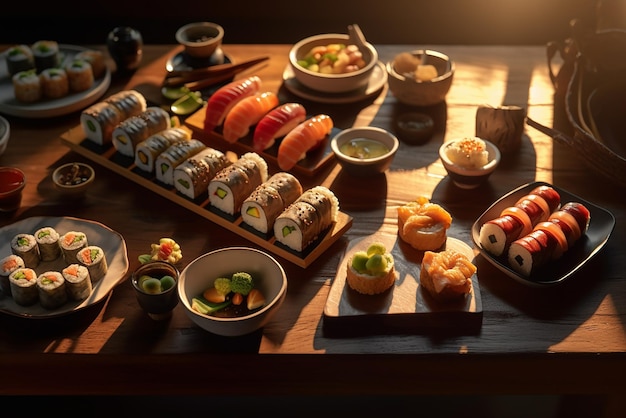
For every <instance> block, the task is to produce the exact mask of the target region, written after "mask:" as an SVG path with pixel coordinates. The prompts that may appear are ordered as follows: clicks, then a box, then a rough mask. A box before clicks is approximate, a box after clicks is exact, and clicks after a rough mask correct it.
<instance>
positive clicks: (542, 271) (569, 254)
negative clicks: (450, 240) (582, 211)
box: [472, 182, 615, 286]
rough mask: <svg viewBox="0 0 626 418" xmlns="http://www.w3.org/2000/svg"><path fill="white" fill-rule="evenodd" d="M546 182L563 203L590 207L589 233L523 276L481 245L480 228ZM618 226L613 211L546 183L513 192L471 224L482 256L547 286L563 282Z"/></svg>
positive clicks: (517, 277)
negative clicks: (557, 257)
mask: <svg viewBox="0 0 626 418" xmlns="http://www.w3.org/2000/svg"><path fill="white" fill-rule="evenodd" d="M542 185H547V186H550V187H552V188H554V189H555V190H556V191H557V192H559V194H560V195H561V204H565V203H567V202H579V203H582V204H583V205H585V206H586V207H587V209H589V212H590V213H591V220H590V222H589V229H588V230H587V233H586V234H585V235H584V236H582V237H581V238H580V239H579V241H578V242H576V243H575V244H574V245H573V246H572V248H570V249H568V250H567V251H566V252H565V254H563V255H562V256H561V258H560V259H559V260H558V261H554V262H551V263H549V264H547V265H544V266H542V267H540V268H538V269H537V270H536V271H535V272H533V273H531V275H530V276H529V277H524V276H522V275H520V274H519V273H517V272H516V271H514V270H513V269H511V268H510V267H509V265H508V261H507V260H506V257H505V256H500V257H495V256H493V255H491V254H489V253H488V252H487V251H486V250H484V249H483V248H482V246H481V245H480V238H479V237H480V227H481V226H482V225H483V224H484V223H485V222H487V221H488V220H490V219H495V218H497V217H498V216H499V215H500V213H501V212H502V211H503V210H504V209H506V208H507V207H509V206H513V205H515V202H517V201H518V200H519V199H520V198H522V197H524V196H525V195H527V194H528V193H529V192H530V191H531V190H533V189H534V188H535V187H538V186H542ZM614 227H615V217H614V216H613V214H611V212H609V211H607V210H606V209H603V208H601V207H599V206H597V205H594V204H593V203H590V202H588V201H586V200H584V199H582V198H580V197H578V196H576V195H573V194H571V193H570V192H568V191H566V190H563V189H561V188H559V187H556V186H553V185H551V184H548V183H544V182H535V183H529V184H526V185H523V186H520V187H518V188H517V189H515V190H512V191H510V192H509V193H507V194H506V195H504V196H503V197H502V198H500V199H499V200H497V201H496V202H495V203H493V204H492V205H491V206H490V207H489V208H488V209H487V210H486V211H485V212H484V213H483V214H482V215H480V217H479V218H478V219H477V220H476V222H474V225H473V226H472V239H473V241H474V244H476V247H477V248H478V249H479V250H480V253H481V254H482V256H483V257H485V258H486V259H487V261H489V262H490V263H491V264H493V265H494V266H495V267H497V268H498V269H499V270H500V271H502V272H503V273H505V274H506V275H507V276H509V277H511V278H513V279H515V280H517V281H519V282H520V283H523V284H526V285H531V286H547V285H554V284H557V283H561V282H562V281H564V280H566V279H567V278H569V277H571V276H572V275H574V273H576V271H578V270H579V269H580V268H581V267H582V266H584V265H585V263H587V261H589V260H590V259H591V258H592V257H593V256H594V255H596V254H597V253H598V251H600V250H601V249H602V247H604V245H605V244H606V242H607V241H608V240H609V237H610V236H611V232H612V231H613V228H614Z"/></svg>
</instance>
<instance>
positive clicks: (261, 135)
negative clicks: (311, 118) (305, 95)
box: [252, 103, 306, 152]
mask: <svg viewBox="0 0 626 418" xmlns="http://www.w3.org/2000/svg"><path fill="white" fill-rule="evenodd" d="M305 119H306V109H305V108H304V106H303V105H301V104H300V103H285V104H283V105H280V106H278V107H277V108H275V109H273V110H271V111H270V112H268V113H267V114H266V115H265V116H263V118H262V119H261V120H260V121H259V123H257V125H256V128H255V129H254V136H253V138H252V147H253V148H254V150H255V151H256V152H261V151H263V150H266V149H268V148H269V147H271V146H272V145H274V141H275V140H276V139H277V138H280V137H283V136H285V135H287V134H288V133H289V132H290V131H291V130H292V129H293V128H295V127H296V126H298V125H299V124H300V123H302V122H304V120H305Z"/></svg>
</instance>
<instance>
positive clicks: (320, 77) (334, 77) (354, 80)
mask: <svg viewBox="0 0 626 418" xmlns="http://www.w3.org/2000/svg"><path fill="white" fill-rule="evenodd" d="M349 41H350V37H349V36H348V35H347V34H339V33H328V34H323V35H315V36H310V37H308V38H305V39H302V40H301V41H299V42H297V43H296V44H294V45H293V47H292V48H291V50H290V51H289V64H290V65H291V68H292V69H293V72H294V76H295V78H296V80H298V81H299V82H300V83H301V84H302V85H304V86H306V87H308V88H310V89H313V90H316V91H319V92H324V93H345V92H348V91H352V90H358V89H359V88H363V87H365V86H367V84H368V82H369V80H370V77H371V75H372V72H373V71H374V67H375V66H376V63H377V62H378V51H376V48H374V46H373V45H372V44H370V43H369V42H366V44H365V50H361V53H362V54H363V59H364V61H365V63H366V64H365V66H364V67H363V68H361V69H359V70H357V71H351V72H347V73H341V74H322V73H319V72H316V71H311V70H308V69H306V68H304V67H303V66H302V65H300V64H298V61H299V60H301V59H303V58H304V57H305V56H306V55H307V54H308V53H309V51H311V49H312V48H314V47H317V46H326V45H330V44H349Z"/></svg>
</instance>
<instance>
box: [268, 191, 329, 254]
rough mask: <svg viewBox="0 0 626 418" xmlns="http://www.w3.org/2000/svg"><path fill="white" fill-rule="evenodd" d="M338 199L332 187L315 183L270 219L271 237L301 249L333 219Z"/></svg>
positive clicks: (313, 239) (327, 226) (293, 248)
mask: <svg viewBox="0 0 626 418" xmlns="http://www.w3.org/2000/svg"><path fill="white" fill-rule="evenodd" d="M338 213H339V201H338V200H337V198H336V196H335V195H334V193H333V192H332V191H330V190H329V189H328V188H326V187H324V186H316V187H313V188H312V189H309V190H307V191H305V192H304V193H302V195H301V196H300V197H299V198H298V199H297V200H296V201H295V202H293V203H292V204H291V205H289V206H288V207H287V209H285V210H284V211H283V213H281V214H280V215H279V216H278V218H276V221H275V222H274V237H275V238H276V240H277V241H278V242H280V243H281V244H283V245H285V246H287V247H289V248H291V249H292V250H294V251H298V252H302V251H303V250H305V249H306V248H307V247H308V246H309V245H310V244H311V243H313V242H314V241H315V240H316V239H317V238H318V237H319V236H320V235H321V234H322V233H323V232H324V231H326V230H327V229H328V228H329V227H330V226H331V225H332V224H333V222H335V221H336V220H337V214H338Z"/></svg>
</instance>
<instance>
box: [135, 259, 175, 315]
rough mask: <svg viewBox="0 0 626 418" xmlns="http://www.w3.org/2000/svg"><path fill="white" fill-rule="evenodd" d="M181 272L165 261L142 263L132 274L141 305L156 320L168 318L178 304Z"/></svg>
mask: <svg viewBox="0 0 626 418" xmlns="http://www.w3.org/2000/svg"><path fill="white" fill-rule="evenodd" d="M178 277H179V273H178V270H177V269H176V267H174V266H173V265H171V264H170V263H167V262H165V261H149V262H147V263H145V264H142V265H141V266H139V268H137V270H135V271H134V272H133V274H132V276H131V279H130V281H131V283H132V285H133V289H135V296H136V297H137V302H138V303H139V306H141V308H142V309H143V310H144V311H146V313H147V314H148V316H149V317H150V318H152V319H154V320H157V321H158V320H163V319H168V318H170V317H171V316H172V310H173V309H174V308H175V307H176V305H177V304H178V290H177V283H178Z"/></svg>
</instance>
